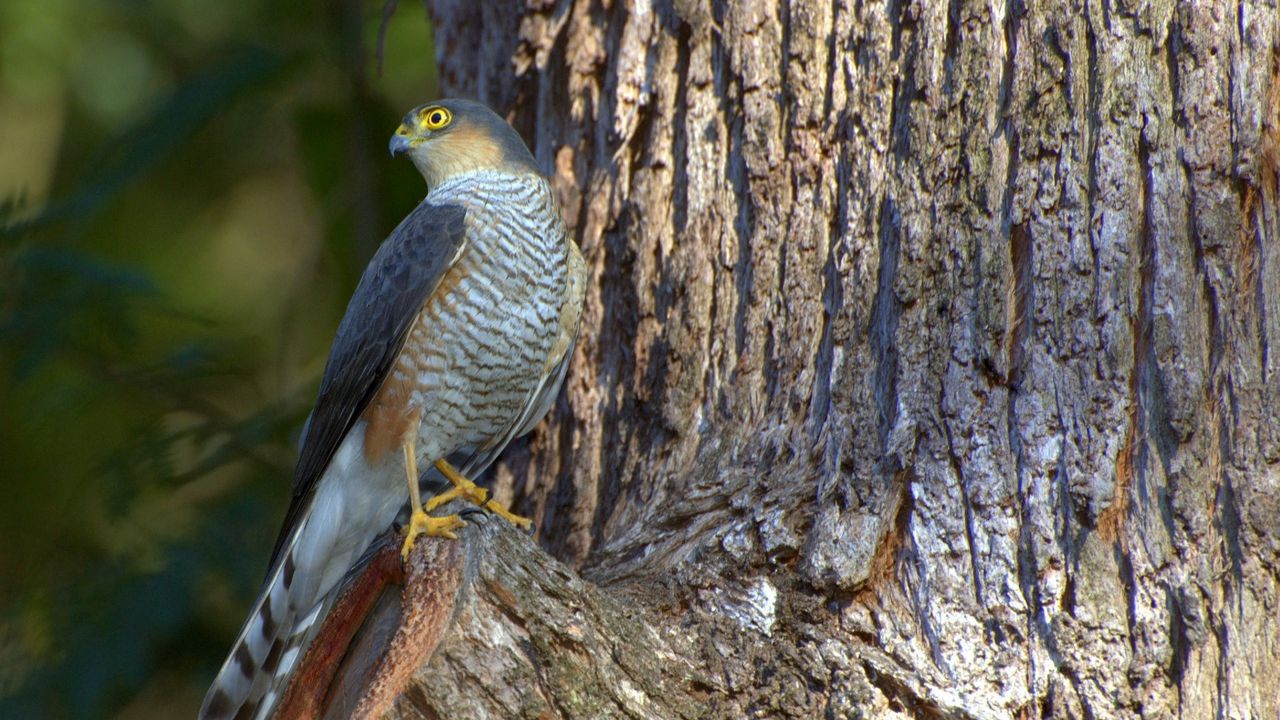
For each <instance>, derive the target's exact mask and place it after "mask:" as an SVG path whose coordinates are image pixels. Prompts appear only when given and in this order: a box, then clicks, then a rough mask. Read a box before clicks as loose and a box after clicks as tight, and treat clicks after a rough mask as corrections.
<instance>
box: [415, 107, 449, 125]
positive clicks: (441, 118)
mask: <svg viewBox="0 0 1280 720" xmlns="http://www.w3.org/2000/svg"><path fill="white" fill-rule="evenodd" d="M420 117H421V118H422V127H424V128H426V129H428V130H439V129H440V128H442V127H445V126H446V125H448V124H449V123H450V122H452V121H453V115H452V114H450V113H449V111H448V110H445V109H444V108H442V107H433V108H427V109H426V110H425V111H424V112H423V113H422V115H421V116H420Z"/></svg>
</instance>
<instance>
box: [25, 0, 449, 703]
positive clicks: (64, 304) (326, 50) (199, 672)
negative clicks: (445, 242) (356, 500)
mask: <svg viewBox="0 0 1280 720" xmlns="http://www.w3.org/2000/svg"><path fill="white" fill-rule="evenodd" d="M381 18H382V7H381V5H380V3H378V2H376V0H374V1H373V2H359V1H358V0H353V1H348V0H330V1H329V2H326V3H304V2H298V1H297V0H273V1H268V0H219V1H218V2H208V1H207V0H164V1H163V2H162V1H161V0H4V2H3V3H0V227H2V228H3V229H0V717H3V718H96V717H121V718H153V717H154V718H160V717H164V718H168V717H191V716H193V715H194V714H195V710H196V708H197V707H198V704H199V701H200V699H201V697H202V696H203V693H204V690H205V688H206V686H207V684H208V682H209V681H210V679H211V678H212V676H213V674H214V672H215V670H216V669H217V667H218V665H219V664H220V663H221V661H222V658H223V656H224V654H225V653H226V652H227V650H228V648H229V646H230V642H231V640H232V638H233V637H234V635H235V633H236V631H237V630H238V629H239V626H240V623H241V621H242V620H243V618H244V614H245V613H246V612H247V609H248V604H249V602H250V600H251V599H252V597H253V595H254V594H255V592H256V589H257V585H258V582H259V580H260V579H261V576H262V573H263V571H264V570H265V565H266V562H267V557H268V554H269V552H270V548H271V544H272V541H273V540H274V535H275V532H276V529H277V526H278V524H279V522H280V518H281V517H282V515H283V512H284V504H285V501H286V497H287V491H288V484H289V479H290V475H291V471H292V466H293V459H294V453H295V443H296V439H297V433H298V431H299V429H300V427H301V424H302V421H303V419H304V417H305V416H306V413H307V411H308V409H309V406H310V403H311V400H312V397H313V393H314V390H315V384H316V382H317V380H318V377H319V373H320V371H321V369H322V368H323V364H324V359H325V355H326V352H327V350H328V344H329V341H330V339H331V338H332V334H333V331H334V329H335V327H336V325H337V322H338V319H339V317H340V316H341V313H342V310H343V308H344V307H345V303H346V299H347V297H348V296H349V295H350V292H351V290H352V288H353V287H354V284H355V281H356V279H357V278H358V277H359V273H360V271H361V270H362V269H363V267H364V263H365V261H366V260H367V259H368V257H369V256H370V255H371V254H372V252H373V250H374V249H375V248H376V246H377V244H378V242H380V241H381V239H382V237H383V236H384V235H385V234H386V232H387V231H389V230H390V229H391V228H392V227H393V226H394V225H395V223H396V222H397V221H398V219H399V218H400V217H402V216H403V215H404V214H405V213H407V212H408V210H409V209H410V208H411V207H412V206H413V205H414V204H415V203H416V202H417V201H418V200H419V199H420V198H421V196H422V194H423V192H424V190H425V188H424V187H423V185H422V182H421V180H420V179H419V178H418V176H417V174H416V173H415V172H414V171H413V169H412V167H410V165H409V164H408V163H406V162H403V161H401V162H395V163H393V162H391V161H390V160H389V159H388V158H387V157H386V150H385V148H386V140H387V138H388V137H389V136H390V133H391V131H392V130H393V129H394V128H395V126H396V124H397V123H398V121H399V118H400V117H401V116H402V115H403V113H404V112H405V111H406V110H407V109H408V108H410V107H412V106H413V105H416V104H418V103H420V102H423V101H424V100H427V99H430V98H433V97H435V96H436V92H437V91H436V85H435V67H434V63H433V61H432V58H433V56H434V50H433V48H432V46H431V32H430V28H429V27H428V25H427V23H426V22H425V20H424V18H423V16H422V14H421V12H420V11H418V10H417V6H409V7H405V8H401V10H400V12H399V13H397V14H396V15H395V16H394V17H393V19H392V20H391V23H390V26H389V28H388V32H387V36H386V45H385V57H384V65H383V66H384V73H383V74H382V75H379V74H378V73H377V61H376V58H375V56H374V48H375V47H376V44H377V35H378V26H379V24H380V21H381Z"/></svg>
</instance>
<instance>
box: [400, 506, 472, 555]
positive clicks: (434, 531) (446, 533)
mask: <svg viewBox="0 0 1280 720" xmlns="http://www.w3.org/2000/svg"><path fill="white" fill-rule="evenodd" d="M466 524H467V523H466V522H464V521H463V520H462V518H460V517H458V516H457V515H445V516H444V517H435V516H432V515H428V514H426V513H425V512H423V511H422V510H416V511H414V513H413V514H412V515H410V516H409V524H408V525H406V526H405V528H404V534H405V537H404V546H403V547H401V548H400V559H401V560H408V559H409V551H410V550H412V549H413V543H414V542H415V541H417V539H418V536H419V535H426V536H427V537H442V538H449V539H450V540H457V539H458V536H457V535H455V534H454V532H453V531H454V530H457V529H458V528H461V527H464V526H466Z"/></svg>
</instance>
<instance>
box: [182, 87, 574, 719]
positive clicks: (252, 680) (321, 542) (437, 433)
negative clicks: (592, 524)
mask: <svg viewBox="0 0 1280 720" xmlns="http://www.w3.org/2000/svg"><path fill="white" fill-rule="evenodd" d="M390 149H391V154H392V156H396V155H402V154H403V155H408V156H409V158H410V159H411V160H412V161H413V164H414V165H415V166H416V167H417V169H418V171H419V172H420V173H421V174H422V177H423V178H424V179H425V180H426V183H427V187H428V192H427V195H426V198H425V199H424V200H423V201H422V202H421V204H419V205H418V206H417V207H416V208H415V209H414V210H413V212H411V213H410V214H409V216H408V217H406V218H405V219H404V220H403V221H402V222H401V223H400V225H399V226H398V227H396V229H395V230H394V231H393V232H392V233H391V235H390V236H389V237H388V238H387V239H386V241H385V242H383V244H382V245H381V247H379V248H378V251H377V252H376V253H375V254H374V256H373V259H372V260H371V261H370V262H369V266H368V267H367V268H366V269H365V272H364V275H363V276H362V277H361V278H360V282H359V284H358V286H357V287H356V290H355V294H354V295H353V296H352V298H351V301H350V303H349V304H348V305H347V310H346V314H345V315H344V316H343V318H342V322H341V323H340V324H339V325H338V331H337V336H336V337H335V338H334V341H333V347H332V348H331V350H330V352H329V360H328V363H327V365H326V366H325V370H324V375H323V377H322V379H321V381H320V390H319V393H318V395H317V397H316V402H315V407H314V408H313V410H312V412H311V416H310V418H309V419H308V420H307V424H306V426H305V428H304V429H303V435H302V444H301V450H300V454H299V459H298V464H297V468H296V470H295V472H294V477H293V493H292V498H291V500H290V503H289V508H288V510H287V512H286V513H285V519H284V525H283V527H282V528H281V530H280V535H279V538H278V539H277V540H276V545H275V550H274V551H273V552H272V557H271V564H270V569H269V571H268V573H267V577H266V580H265V581H264V583H263V586H262V590H261V591H260V593H259V595H258V599H257V602H256V603H255V605H254V608H253V610H252V611H251V612H250V614H249V617H248V619H247V620H246V621H245V624H244V626H243V628H242V629H241V631H240V635H239V637H238V638H237V640H236V642H235V644H234V645H233V649H232V652H231V654H230V655H229V656H228V658H227V659H226V661H225V662H224V663H223V665H222V669H221V670H220V671H219V673H218V676H217V678H216V679H215V680H214V682H213V685H212V686H211V687H210V689H209V692H208V694H207V695H206V697H205V700H204V704H203V706H202V707H201V709H200V717H201V718H209V719H212V718H267V717H270V716H271V714H272V712H273V711H274V708H275V706H276V704H277V703H278V702H279V700H280V698H281V696H282V694H283V692H284V690H285V688H286V686H287V684H288V680H289V678H290V674H291V672H292V671H293V670H294V667H295V665H296V663H297V662H298V659H299V658H300V657H301V656H302V654H303V653H304V652H305V650H306V648H307V645H308V643H309V642H310V641H311V640H312V638H313V636H314V634H315V632H316V631H317V630H318V629H319V626H320V622H319V621H320V620H322V619H323V618H324V616H325V614H326V613H327V611H328V609H329V607H330V605H331V604H332V602H333V600H334V599H335V598H334V596H335V595H336V590H337V588H338V584H339V581H340V580H341V579H342V578H343V576H344V575H346V574H347V572H348V571H349V570H350V569H351V568H352V566H353V565H354V564H355V563H356V562H357V561H358V560H359V559H360V557H361V555H362V554H363V553H364V552H365V550H366V549H367V548H368V547H369V545H370V544H371V543H372V541H373V540H374V539H375V538H376V537H377V536H378V535H380V534H381V533H382V532H384V531H385V530H386V529H387V528H388V527H390V526H391V525H392V524H393V522H394V521H395V518H396V516H397V513H398V512H400V511H401V508H402V507H403V506H404V505H405V502H406V499H407V500H408V504H409V509H410V513H409V522H408V524H407V527H406V528H405V540H404V547H403V550H402V553H403V554H404V555H405V556H407V555H408V553H409V550H410V548H411V547H412V546H413V543H414V540H415V538H417V537H419V536H420V535H422V534H426V535H429V536H442V537H449V538H453V537H455V535H454V530H456V529H457V528H459V527H461V526H462V525H463V524H464V523H463V521H462V520H461V519H460V518H459V517H458V516H457V515H445V516H439V517H438V516H434V515H430V514H428V513H429V511H432V510H435V509H436V508H437V507H439V506H441V505H443V504H444V503H446V502H448V501H450V500H453V499H455V498H463V499H466V500H469V501H471V502H473V503H476V504H479V505H483V506H484V507H486V508H488V509H489V510H491V511H494V512H497V513H499V514H501V515H503V516H504V517H506V518H507V519H509V520H511V521H513V522H516V523H519V524H523V525H528V524H529V521H528V520H525V519H524V518H520V517H518V516H515V515H513V514H511V513H510V512H508V511H506V510H505V509H503V508H501V507H500V506H499V505H497V504H496V503H494V502H493V501H492V500H490V499H489V498H488V494H487V492H486V491H485V490H482V489H481V488H479V487H477V486H476V485H475V484H474V483H473V482H472V481H471V480H470V479H469V478H470V477H474V476H475V475H476V474H478V473H480V472H481V471H482V470H484V469H485V468H486V467H487V466H488V465H489V464H490V463H492V462H493V460H494V458H496V457H497V456H498V454H499V453H501V452H502V450H503V448H505V447H506V446H507V444H508V443H510V442H511V440H512V439H514V438H517V437H519V436H521V435H523V434H525V433H527V432H529V431H530V430H531V429H532V428H533V427H534V426H535V425H536V424H537V423H538V421H539V420H541V419H542V417H543V416H544V415H546V414H547V411H548V410H550V408H551V405H552V404H553V403H554V401H555V397H556V394H557V393H558V391H559V388H560V385H561V383H562V382H563V381H564V376H565V371H566V370H567V368H568V365H569V358H570V356H571V355H572V350H573V346H574V342H575V340H576V338H577V333H578V320H579V317H580V314H581V310H582V301H583V295H584V293H585V282H586V266H585V264H584V263H583V260H582V255H581V253H580V252H579V251H578V248H577V246H576V245H575V244H574V243H573V241H572V240H571V239H570V237H569V233H568V231H567V230H566V228H565V224H564V220H563V218H562V217H561V213H560V208H559V206H558V204H557V202H556V199H555V195H554V193H553V191H552V188H551V185H550V183H549V182H548V181H547V180H546V179H545V178H544V177H542V175H541V174H540V173H539V172H538V168H537V165H536V164H535V162H534V159H533V156H532V155H531V154H530V152H529V149H528V148H527V147H526V146H525V144H524V142H523V141H522V140H521V139H520V136H519V135H517V134H516V132H515V130H513V129H512V128H511V126H510V125H508V124H507V123H506V122H505V121H504V120H503V119H502V118H501V117H499V116H498V115H497V114H495V113H494V112H493V111H492V110H490V109H489V108H488V107H486V106H484V105H482V104H480V103H477V102H473V101H469V100H442V101H439V102H435V103H431V104H427V105H423V106H420V107H417V108H415V109H413V110H412V111H410V112H409V113H408V115H406V116H405V118H404V121H403V123H402V124H401V125H400V127H399V128H398V129H397V130H396V132H395V135H394V136H393V137H392V138H391V145H390ZM419 468H427V469H428V470H430V469H432V468H434V469H435V470H437V471H439V473H440V474H441V475H443V477H444V478H445V479H447V480H448V481H449V484H451V486H452V487H450V488H449V489H448V490H447V491H445V492H443V493H441V494H439V495H437V496H436V497H434V498H432V499H430V500H429V501H428V502H427V503H426V505H425V506H424V505H423V503H422V501H421V499H420V497H421V496H420V494H419V493H420V491H419V478H420V474H419ZM427 477H435V476H433V475H430V474H429V475H428V476H427ZM435 486H437V487H449V486H448V485H445V484H444V483H443V482H438V483H436V484H435Z"/></svg>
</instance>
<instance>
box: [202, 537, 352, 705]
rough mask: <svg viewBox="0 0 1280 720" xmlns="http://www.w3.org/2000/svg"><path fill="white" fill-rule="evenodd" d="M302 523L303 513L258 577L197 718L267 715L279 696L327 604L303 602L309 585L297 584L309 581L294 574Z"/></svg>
mask: <svg viewBox="0 0 1280 720" xmlns="http://www.w3.org/2000/svg"><path fill="white" fill-rule="evenodd" d="M307 523H308V520H307V519H304V520H303V521H302V522H300V523H299V524H298V527H297V528H296V529H295V531H294V533H293V537H291V538H290V540H289V543H288V545H287V546H286V548H285V551H284V552H283V553H282V554H281V559H280V562H278V563H277V564H276V566H275V568H274V569H273V570H272V572H271V574H270V576H269V577H268V579H267V581H266V582H265V583H264V585H263V589H262V592H261V593H260V594H259V595H258V600H257V602H256V603H255V604H254V607H253V610H252V611H251V612H250V613H249V617H248V619H247V620H245V623H244V627H242V628H241V629H240V636H239V637H237V638H236V642H235V644H234V645H232V651H231V654H230V655H228V656H227V659H226V660H225V661H224V662H223V663H222V669H221V670H219V671H218V676H217V677H216V678H215V679H214V681H213V685H212V686H210V688H209V692H208V694H207V695H205V698H204V704H203V705H202V706H201V707H200V718H201V719H202V720H220V719H222V718H236V719H237V720H239V719H241V718H267V717H270V715H271V712H272V711H273V710H274V708H275V705H276V703H277V702H279V700H280V695H281V694H282V693H283V692H284V689H285V687H286V686H287V683H288V680H289V677H290V675H291V673H292V671H293V667H294V665H295V664H296V663H297V661H298V656H299V654H300V653H301V652H302V651H303V650H304V649H305V646H306V643H307V642H308V641H309V640H310V636H311V634H312V633H311V632H310V631H311V630H312V627H313V626H315V625H316V624H317V623H316V620H317V619H319V618H320V617H321V616H322V615H323V612H322V611H323V609H324V607H325V605H326V604H327V603H326V602H325V601H324V600H321V602H318V603H317V602H314V601H313V602H306V600H308V599H312V598H314V597H315V596H314V589H311V588H304V587H299V586H300V585H307V584H311V583H308V582H307V581H306V580H305V579H303V578H300V577H299V574H298V572H297V569H298V560H297V558H296V557H295V553H296V551H297V549H298V544H299V540H300V538H302V537H303V535H304V534H305V532H306V526H307ZM307 590H311V591H310V592H307ZM308 596H310V597H308ZM300 605H304V607H300ZM304 612H305V613H306V614H305V615H303V613H304Z"/></svg>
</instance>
